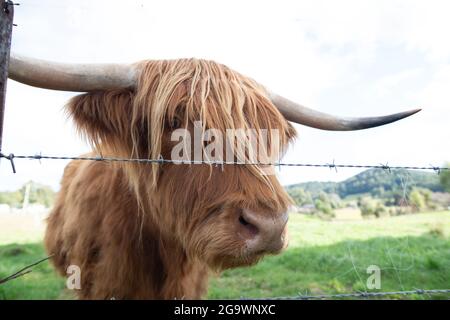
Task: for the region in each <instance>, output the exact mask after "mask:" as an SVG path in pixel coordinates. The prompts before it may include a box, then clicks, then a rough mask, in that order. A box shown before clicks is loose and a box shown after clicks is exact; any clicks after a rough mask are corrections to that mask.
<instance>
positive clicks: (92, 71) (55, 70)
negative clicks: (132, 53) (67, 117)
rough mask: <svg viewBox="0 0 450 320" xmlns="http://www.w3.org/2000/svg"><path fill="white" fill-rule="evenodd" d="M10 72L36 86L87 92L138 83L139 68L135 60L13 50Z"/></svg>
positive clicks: (20, 80) (18, 78) (10, 75)
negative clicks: (86, 60)
mask: <svg viewBox="0 0 450 320" xmlns="http://www.w3.org/2000/svg"><path fill="white" fill-rule="evenodd" d="M8 76H9V78H11V79H13V80H16V81H19V82H21V83H25V84H28V85H30V86H34V87H39V88H45V89H52V90H62V91H78V92H85V91H96V90H112V89H120V88H131V87H134V86H135V85H136V79H137V70H136V68H135V67H134V66H133V65H131V64H113V63H111V64H83V63H59V62H51V61H46V60H40V59H34V58H29V57H25V56H21V55H17V54H11V57H10V59H9V75H8Z"/></svg>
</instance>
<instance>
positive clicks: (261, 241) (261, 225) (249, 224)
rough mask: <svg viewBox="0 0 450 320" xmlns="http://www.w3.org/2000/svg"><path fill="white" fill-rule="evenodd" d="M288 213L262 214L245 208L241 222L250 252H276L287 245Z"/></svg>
mask: <svg viewBox="0 0 450 320" xmlns="http://www.w3.org/2000/svg"><path fill="white" fill-rule="evenodd" d="M287 220H288V214H287V213H286V212H285V213H281V214H280V213H277V214H273V215H267V214H260V213H257V212H254V211H251V210H247V209H244V210H242V211H241V214H240V215H239V224H240V227H241V228H242V229H243V231H244V234H245V236H246V240H247V241H246V243H247V249H248V253H253V254H258V253H264V252H268V253H276V252H279V251H280V250H281V249H283V248H284V247H285V246H286V242H287V239H286V229H287V228H286V223H287Z"/></svg>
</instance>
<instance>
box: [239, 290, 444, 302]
mask: <svg viewBox="0 0 450 320" xmlns="http://www.w3.org/2000/svg"><path fill="white" fill-rule="evenodd" d="M413 294H418V295H424V294H450V289H429V290H425V289H415V290H405V291H389V292H352V293H338V294H323V295H301V294H299V295H297V296H288V297H273V298H241V299H243V300H320V299H334V298H337V299H339V298H371V297H386V296H396V295H413Z"/></svg>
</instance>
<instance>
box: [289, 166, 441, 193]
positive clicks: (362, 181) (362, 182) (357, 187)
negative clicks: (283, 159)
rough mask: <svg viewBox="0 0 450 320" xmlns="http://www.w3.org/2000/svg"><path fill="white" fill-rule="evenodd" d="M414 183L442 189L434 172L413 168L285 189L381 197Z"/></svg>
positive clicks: (363, 173) (437, 189) (375, 171)
mask: <svg viewBox="0 0 450 320" xmlns="http://www.w3.org/2000/svg"><path fill="white" fill-rule="evenodd" d="M413 187H418V188H426V189H430V190H431V191H434V192H442V191H444V190H443V188H442V186H441V184H440V183H439V176H438V175H437V174H436V173H432V172H425V171H412V170H391V172H389V171H387V170H380V169H369V170H366V171H364V172H361V173H359V174H357V175H355V176H353V177H351V178H349V179H347V180H344V181H341V182H318V181H312V182H304V183H299V184H294V185H289V186H287V187H286V189H287V190H288V192H292V191H294V190H295V189H299V188H300V189H303V190H304V191H307V192H309V193H310V194H311V196H312V197H313V198H315V197H317V196H318V195H319V194H320V192H322V191H323V192H325V193H335V194H338V195H339V196H340V197H341V198H345V197H347V196H352V195H358V194H371V195H372V196H374V197H383V196H387V195H392V194H393V193H403V192H404V191H406V192H409V191H411V189H412V188H413Z"/></svg>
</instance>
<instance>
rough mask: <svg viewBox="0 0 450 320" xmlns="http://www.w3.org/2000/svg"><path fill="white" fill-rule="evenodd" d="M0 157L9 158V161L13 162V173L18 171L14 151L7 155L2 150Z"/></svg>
mask: <svg viewBox="0 0 450 320" xmlns="http://www.w3.org/2000/svg"><path fill="white" fill-rule="evenodd" d="M0 158H5V159H7V160H9V162H10V163H11V168H12V171H13V173H16V165H15V164H14V158H15V156H14V153H10V154H9V155H8V156H7V155H5V154H4V153H1V152H0Z"/></svg>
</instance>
